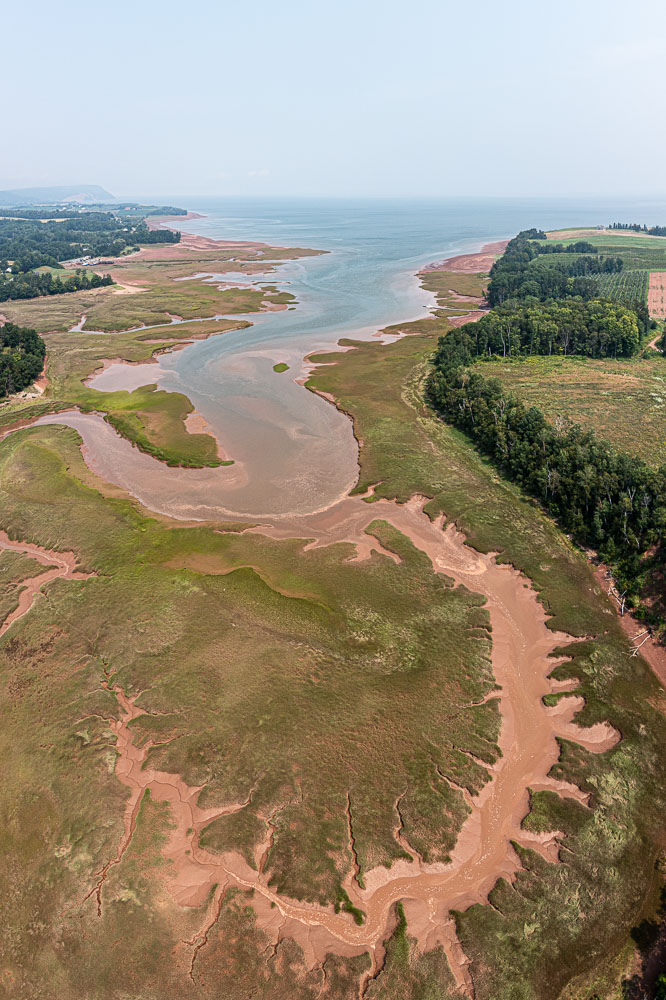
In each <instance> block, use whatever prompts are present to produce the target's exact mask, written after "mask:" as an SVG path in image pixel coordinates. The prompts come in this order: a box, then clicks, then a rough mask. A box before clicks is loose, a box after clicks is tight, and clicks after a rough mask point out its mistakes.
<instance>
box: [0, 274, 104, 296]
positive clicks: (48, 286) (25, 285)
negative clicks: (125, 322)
mask: <svg viewBox="0 0 666 1000" xmlns="http://www.w3.org/2000/svg"><path fill="white" fill-rule="evenodd" d="M112 284H113V278H112V277H111V275H110V274H105V275H104V276H102V275H100V274H95V272H94V271H92V272H90V271H89V272H86V271H82V270H80V271H77V272H76V274H72V275H69V276H68V277H66V278H60V277H58V276H54V275H52V274H51V272H50V271H29V272H27V273H21V274H5V273H2V274H0V302H6V301H8V300H9V299H34V298H36V297H37V296H38V295H62V294H63V293H64V292H80V291H82V290H83V289H87V288H103V287H104V286H105V285H112Z"/></svg>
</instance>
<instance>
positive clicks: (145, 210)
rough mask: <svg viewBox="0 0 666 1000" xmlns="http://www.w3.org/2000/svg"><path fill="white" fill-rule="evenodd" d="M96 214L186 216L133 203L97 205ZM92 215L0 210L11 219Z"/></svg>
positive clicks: (53, 210)
mask: <svg viewBox="0 0 666 1000" xmlns="http://www.w3.org/2000/svg"><path fill="white" fill-rule="evenodd" d="M96 208H97V210H98V212H97V214H99V213H100V211H101V212H103V213H104V214H108V213H109V210H110V211H111V213H112V214H114V215H116V216H118V217H119V218H134V217H136V216H137V215H140V216H141V218H145V217H146V216H148V215H187V209H186V208H175V207H174V206H173V205H137V204H134V202H129V203H128V202H125V203H124V204H123V207H122V208H120V209H118V208H116V207H115V206H114V205H97V206H96ZM91 214H92V211H91V209H83V208H70V209H67V208H0V218H11V219H34V220H36V221H40V220H41V219H45V220H49V219H81V218H83V219H85V217H86V216H89V215H91Z"/></svg>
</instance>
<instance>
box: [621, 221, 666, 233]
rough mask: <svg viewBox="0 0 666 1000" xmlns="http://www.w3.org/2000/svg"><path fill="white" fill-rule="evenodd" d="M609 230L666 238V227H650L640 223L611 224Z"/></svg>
mask: <svg viewBox="0 0 666 1000" xmlns="http://www.w3.org/2000/svg"><path fill="white" fill-rule="evenodd" d="M608 228H609V229H628V230H629V231H630V232H632V233H645V235H646V236H666V226H650V228H649V229H648V227H647V226H646V225H645V223H643V225H641V224H640V223H639V222H611V223H610V225H609V227H608Z"/></svg>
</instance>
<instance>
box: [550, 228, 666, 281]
mask: <svg viewBox="0 0 666 1000" xmlns="http://www.w3.org/2000/svg"><path fill="white" fill-rule="evenodd" d="M547 235H548V239H550V240H554V241H555V242H557V243H564V244H565V245H568V244H571V243H577V242H578V241H579V240H585V242H586V243H591V244H592V245H593V246H596V247H597V248H598V251H599V253H606V254H612V255H613V256H614V257H621V258H622V259H623V261H624V269H625V270H627V271H630V270H647V271H659V270H666V236H645V235H642V234H639V233H629V232H626V231H624V230H622V231H615V230H609V229H605V230H596V229H592V230H590V229H581V230H564V231H562V232H552V233H548V234H547Z"/></svg>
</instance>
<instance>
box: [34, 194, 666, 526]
mask: <svg viewBox="0 0 666 1000" xmlns="http://www.w3.org/2000/svg"><path fill="white" fill-rule="evenodd" d="M181 202H182V203H184V204H186V205H187V206H188V207H190V208H192V209H193V210H194V211H197V212H201V213H205V217H204V218H201V219H194V220H188V221H187V222H185V223H184V224H183V228H185V229H187V231H189V232H193V233H197V234H200V235H203V236H209V237H213V238H224V239H243V240H244V239H256V240H262V241H265V242H267V243H270V244H273V245H279V246H302V247H311V248H316V249H321V250H326V251H328V253H326V254H324V255H322V256H319V257H313V258H306V259H304V260H302V261H297V262H289V263H286V264H284V265H280V266H279V267H278V268H277V270H276V271H274V272H272V273H270V274H269V275H267V276H265V277H264V276H261V275H260V276H256V275H253V276H247V280H250V281H259V282H260V283H266V282H270V283H271V284H276V285H278V287H279V288H280V289H284V290H288V291H290V292H292V293H293V294H294V295H295V296H296V299H297V302H298V304H297V305H296V307H295V308H294V309H289V310H285V311H282V312H273V313H266V314H262V315H258V316H255V315H253V316H250V317H248V319H250V321H251V322H252V324H253V325H252V326H251V327H250V328H249V329H247V330H242V331H237V332H231V333H227V334H224V335H221V336H217V337H212V338H211V339H209V340H206V341H199V342H196V343H194V344H192V346H189V347H187V348H186V349H185V350H183V351H180V352H177V353H174V354H169V355H164V356H162V357H161V358H160V359H159V361H158V362H157V363H156V364H155V365H149V366H142V368H139V369H137V368H128V367H127V366H123V365H113V366H111V367H110V368H108V369H107V370H106V371H105V372H103V373H102V374H101V375H99V376H98V377H97V378H96V379H95V380H94V381H93V383H92V384H93V385H94V387H95V388H97V389H100V390H110V389H118V388H133V387H135V386H136V385H139V384H146V383H149V382H157V383H158V384H159V386H160V388H163V389H167V390H171V391H179V392H182V393H184V394H185V395H186V396H188V397H189V398H190V399H191V400H192V402H193V404H194V406H195V407H196V409H197V410H198V412H199V413H200V414H201V415H202V416H203V417H204V418H205V420H206V421H207V422H208V424H209V425H210V428H211V429H212V431H213V432H214V433H215V434H216V436H217V437H218V439H219V441H220V443H221V445H222V448H223V450H224V452H225V453H226V455H228V457H230V458H232V459H233V460H234V463H235V464H234V465H232V466H228V467H223V468H219V469H203V470H182V469H169V468H167V467H166V466H165V465H163V464H162V463H159V462H157V461H156V460H154V459H152V458H150V457H149V456H147V455H144V454H143V453H141V452H139V451H137V450H136V449H133V448H132V447H131V446H130V445H129V444H127V442H125V441H124V440H121V439H120V438H118V437H117V435H116V434H115V432H114V431H113V430H112V429H111V428H110V427H109V426H108V425H107V424H105V423H104V422H103V421H102V420H101V419H100V418H95V417H94V416H86V415H83V414H71V415H65V416H63V415H59V416H58V417H50V418H44V419H43V420H42V421H40V422H53V423H55V422H59V423H63V422H67V423H70V424H71V425H72V426H75V427H76V428H77V429H78V430H79V431H80V433H81V434H82V436H83V439H84V444H85V453H86V458H87V461H88V463H89V464H90V465H91V467H92V468H93V469H94V470H95V471H96V472H98V473H99V474H100V475H101V476H102V477H103V478H105V479H107V480H110V481H112V482H115V483H117V484H118V485H121V486H124V487H125V488H126V489H128V490H129V491H130V492H131V493H132V494H134V495H135V496H137V497H138V498H139V499H140V500H141V501H142V502H143V503H144V504H145V505H146V506H147V507H149V508H152V509H154V510H158V511H162V512H164V513H169V514H172V515H174V516H178V517H197V518H204V519H205V518H212V519H219V518H220V517H228V516H229V515H234V514H238V515H242V516H244V517H254V516H271V517H276V516H277V517H281V516H285V515H288V514H306V513H309V512H312V511H317V510H321V509H323V508H325V507H327V506H328V505H330V504H332V503H334V502H335V501H336V500H337V499H339V498H341V497H342V496H344V495H345V493H346V492H347V491H348V490H349V489H350V488H351V486H352V485H353V483H354V482H355V479H356V475H357V447H356V442H355V440H354V437H353V434H352V428H351V423H350V421H349V420H348V418H347V417H345V416H344V415H343V414H341V413H340V412H339V411H337V410H336V409H335V408H334V407H333V406H331V405H330V404H329V403H327V402H326V401H325V400H323V399H321V398H320V397H318V396H316V395H314V394H313V393H310V392H308V391H307V390H306V389H304V388H303V387H302V386H301V385H300V384H298V383H297V382H296V381H295V379H296V378H298V377H299V375H301V374H302V373H303V359H304V357H305V356H306V355H308V354H310V353H312V352H313V351H316V350H318V349H322V348H323V349H328V348H333V347H334V346H335V344H336V343H337V341H338V340H339V339H340V338H341V337H347V336H351V337H357V338H365V337H370V336H372V335H373V334H375V333H376V332H377V330H379V329H381V328H382V327H383V326H386V325H388V324H392V323H400V322H406V321H408V320H412V319H417V318H419V317H422V316H424V315H427V314H428V312H429V310H430V309H431V308H432V306H433V299H432V296H431V295H430V294H429V293H428V292H426V291H424V290H423V289H422V288H421V287H420V284H419V281H418V279H417V277H416V272H417V271H418V270H419V268H420V267H421V266H422V265H423V264H425V263H427V262H428V261H431V260H435V259H439V258H443V257H447V256H452V255H454V254H457V253H464V252H469V251H471V250H475V249H478V248H479V247H480V246H481V245H482V244H483V243H485V242H487V241H491V240H495V239H501V238H503V237H506V236H510V235H512V234H514V233H515V232H517V231H518V230H520V229H521V228H526V227H531V226H540V227H542V228H558V227H564V226H571V225H590V224H601V223H606V222H608V221H610V220H611V218H616V217H617V218H619V217H623V218H624V217H625V216H626V217H629V216H630V215H631V217H632V218H633V217H634V216H636V217H638V216H640V217H641V218H642V217H643V216H645V215H646V212H647V215H649V216H650V217H652V215H651V212H652V211H653V207H652V206H640V207H639V206H636V205H631V206H627V205H621V204H618V203H617V202H615V203H602V202H597V203H592V202H590V201H586V202H578V203H577V202H572V201H566V202H565V201H561V200H560V201H555V200H543V199H520V200H505V199H503V200H497V199H485V200H479V199H475V200H469V199H467V200H462V199H440V200H425V199H424V200H410V201H403V200H390V201H384V200H354V201H350V200H344V199H338V200H333V199H327V200H319V199H298V200H289V199H280V200H276V199H272V200H267V199H253V200H243V199H227V200H224V201H220V200H217V201H215V200H211V199H196V198H195V199H193V198H187V199H183V198H182V197H181V198H180V199H175V203H177V204H178V203H181ZM654 211H655V212H656V211H658V208H657V206H654ZM632 212H633V215H632V214H631V213H632ZM655 217H656V215H655ZM228 277H229V280H233V281H238V280H239V279H238V276H237V275H234V276H233V277H232V276H228ZM245 279H246V276H241V279H240V280H245ZM110 341H111V342H110V345H109V354H110V356H113V346H112V338H111V337H110ZM279 362H285V363H286V364H288V365H289V371H287V372H284V373H282V374H277V373H275V372H274V371H273V365H275V364H277V363H279Z"/></svg>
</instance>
